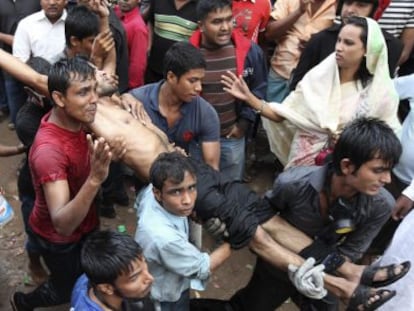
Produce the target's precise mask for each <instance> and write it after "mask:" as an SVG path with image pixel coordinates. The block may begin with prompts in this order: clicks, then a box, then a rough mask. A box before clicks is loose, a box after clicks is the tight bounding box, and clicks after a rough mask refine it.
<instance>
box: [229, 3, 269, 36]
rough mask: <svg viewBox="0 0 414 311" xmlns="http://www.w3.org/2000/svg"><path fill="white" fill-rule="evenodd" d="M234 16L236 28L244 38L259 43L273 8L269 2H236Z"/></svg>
mask: <svg viewBox="0 0 414 311" xmlns="http://www.w3.org/2000/svg"><path fill="white" fill-rule="evenodd" d="M232 10H233V16H234V20H235V23H236V26H235V28H236V29H238V30H239V31H241V32H242V33H243V34H244V36H245V37H246V38H248V39H250V40H253V41H254V42H255V43H257V39H258V36H259V32H260V31H264V29H265V28H266V25H267V22H268V21H269V18H270V12H271V10H272V6H271V3H270V1H269V0H256V2H255V3H252V2H251V1H250V0H234V1H233V8H232Z"/></svg>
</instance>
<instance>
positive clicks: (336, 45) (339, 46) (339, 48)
mask: <svg viewBox="0 0 414 311" xmlns="http://www.w3.org/2000/svg"><path fill="white" fill-rule="evenodd" d="M340 51H342V43H341V42H340V41H338V42H336V44H335V52H340Z"/></svg>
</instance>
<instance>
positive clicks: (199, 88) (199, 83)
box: [195, 81, 203, 93]
mask: <svg viewBox="0 0 414 311" xmlns="http://www.w3.org/2000/svg"><path fill="white" fill-rule="evenodd" d="M195 90H196V92H197V93H201V91H202V90H203V86H202V84H201V81H197V82H196V84H195Z"/></svg>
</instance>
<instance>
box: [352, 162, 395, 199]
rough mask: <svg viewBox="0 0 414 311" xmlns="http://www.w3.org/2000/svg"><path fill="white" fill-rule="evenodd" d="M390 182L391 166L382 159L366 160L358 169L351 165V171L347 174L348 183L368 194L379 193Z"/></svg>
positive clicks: (356, 189)
mask: <svg viewBox="0 0 414 311" xmlns="http://www.w3.org/2000/svg"><path fill="white" fill-rule="evenodd" d="M352 165H353V164H351V166H352ZM390 182H391V167H390V165H389V164H388V163H386V162H385V161H384V160H382V159H373V160H370V161H368V162H365V163H364V164H362V165H361V166H360V168H359V169H358V170H357V171H355V168H354V170H352V167H350V171H349V173H348V174H346V184H347V185H348V186H350V187H352V188H353V189H354V190H355V191H357V192H361V193H364V194H367V195H376V194H378V192H379V191H380V189H381V187H383V186H384V185H385V184H388V183H390Z"/></svg>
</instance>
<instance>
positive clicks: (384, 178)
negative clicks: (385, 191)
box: [381, 171, 391, 184]
mask: <svg viewBox="0 0 414 311" xmlns="http://www.w3.org/2000/svg"><path fill="white" fill-rule="evenodd" d="M381 182H382V183H383V184H389V183H390V182H391V172H390V171H386V172H384V173H383V174H381Z"/></svg>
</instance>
